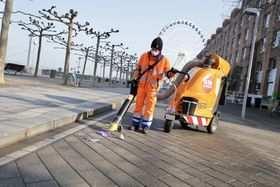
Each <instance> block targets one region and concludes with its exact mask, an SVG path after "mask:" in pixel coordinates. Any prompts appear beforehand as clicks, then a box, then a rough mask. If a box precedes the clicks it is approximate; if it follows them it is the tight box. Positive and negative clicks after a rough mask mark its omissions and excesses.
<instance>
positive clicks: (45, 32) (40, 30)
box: [16, 16, 66, 77]
mask: <svg viewBox="0 0 280 187" xmlns="http://www.w3.org/2000/svg"><path fill="white" fill-rule="evenodd" d="M36 17H37V16H36ZM37 18H38V17H37ZM16 23H18V25H19V26H21V27H22V29H23V30H27V31H29V32H30V34H31V36H32V37H34V36H35V37H38V38H39V45H38V52H37V61H36V67H35V73H34V77H37V75H38V69H39V63H40V55H41V48H42V39H43V37H48V38H49V37H53V36H59V35H61V34H65V33H66V32H64V31H63V32H59V33H58V32H57V31H55V30H53V29H54V28H55V26H54V25H53V23H50V22H48V23H44V22H42V21H38V20H36V19H33V18H32V17H29V23H24V22H22V21H19V22H16Z"/></svg>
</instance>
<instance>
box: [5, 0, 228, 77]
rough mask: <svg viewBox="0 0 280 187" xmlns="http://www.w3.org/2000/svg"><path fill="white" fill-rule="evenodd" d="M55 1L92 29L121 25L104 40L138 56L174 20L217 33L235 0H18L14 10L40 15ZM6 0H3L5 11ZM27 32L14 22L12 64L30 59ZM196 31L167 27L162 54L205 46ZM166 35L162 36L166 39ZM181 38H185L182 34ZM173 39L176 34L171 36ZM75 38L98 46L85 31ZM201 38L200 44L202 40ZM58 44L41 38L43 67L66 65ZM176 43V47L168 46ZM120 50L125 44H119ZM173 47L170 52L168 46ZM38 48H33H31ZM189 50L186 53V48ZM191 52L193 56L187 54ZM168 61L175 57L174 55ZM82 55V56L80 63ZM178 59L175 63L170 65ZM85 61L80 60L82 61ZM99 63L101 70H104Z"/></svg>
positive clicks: (10, 46) (32, 59)
mask: <svg viewBox="0 0 280 187" xmlns="http://www.w3.org/2000/svg"><path fill="white" fill-rule="evenodd" d="M53 5H54V6H56V11H57V12H58V13H59V14H64V13H66V12H68V11H69V10H70V9H74V10H76V11H78V16H77V18H75V20H76V21H78V22H80V23H84V22H85V21H88V22H89V23H90V26H91V27H92V28H93V30H94V31H100V32H104V31H109V30H111V28H113V29H118V30H119V33H114V34H112V35H111V37H110V38H108V39H107V40H106V41H111V42H112V44H119V43H123V45H124V47H128V48H129V49H128V50H126V52H127V53H129V54H134V53H136V54H137V56H138V57H139V56H140V55H141V54H142V53H143V52H146V51H148V50H150V45H151V42H152V40H153V39H154V38H155V37H157V36H158V35H159V33H160V31H161V30H162V29H163V28H164V27H165V26H166V25H168V24H170V23H172V22H174V21H175V20H188V21H189V22H191V23H193V24H195V25H196V26H197V27H198V28H199V29H200V30H201V31H202V33H203V34H204V37H205V38H206V39H209V38H210V36H211V35H212V34H213V33H215V31H216V29H217V27H220V26H221V25H222V22H223V20H224V19H225V18H226V17H225V15H226V14H228V13H230V10H231V8H232V3H231V1H230V0H172V1H171V0H165V1H162V0H153V1H149V0H141V1H140V0H138V1H135V0H99V1H98V0H14V8H13V10H14V11H17V10H20V11H23V12H29V13H32V14H35V15H38V11H39V10H42V9H44V8H45V9H49V8H50V7H51V6H53ZM3 8H4V3H0V10H3ZM26 19H27V17H26V16H23V15H19V14H14V15H13V16H12V20H14V21H16V20H26ZM55 26H56V29H57V30H63V29H64V30H66V27H65V26H64V25H62V24H60V23H57V22H56V23H55ZM28 34H29V33H28V32H27V31H25V30H21V29H20V27H19V26H18V25H16V24H11V26H10V32H9V43H8V51H7V57H6V61H7V62H10V63H18V64H24V65H26V64H27V56H28V48H29V37H28ZM195 35H196V34H195V31H194V30H193V29H191V27H188V28H184V26H181V27H179V28H175V27H174V28H173V30H172V29H169V30H168V31H167V32H166V36H168V37H169V39H168V38H167V39H166V41H165V40H164V41H163V42H164V46H163V54H164V53H165V52H166V53H167V55H166V56H167V57H169V56H168V55H172V54H170V53H174V54H175V53H176V55H177V53H178V52H180V49H179V48H178V46H180V45H182V44H183V45H187V44H188V46H191V47H193V48H194V47H199V46H201V48H203V45H202V44H201V43H199V42H195V39H194V38H195V37H199V36H195ZM164 37H165V36H163V38H164ZM180 37H181V39H180ZM173 38H174V39H173ZM36 40H37V41H38V39H37V38H34V39H33V41H35V42H33V45H32V48H31V53H30V54H31V56H30V61H29V65H33V66H35V61H36V51H37V47H38V46H37V45H36ZM75 42H76V43H84V44H85V45H87V46H90V45H94V46H95V45H96V40H95V39H92V38H90V37H89V36H86V35H80V36H79V37H78V38H76V39H75ZM198 43H199V44H198ZM55 47H59V46H58V45H54V44H51V43H49V42H47V41H46V39H44V40H43V45H42V52H41V59H40V66H41V67H43V68H50V69H56V70H57V69H58V68H59V67H61V68H63V67H64V59H65V50H62V49H55ZM170 48H172V49H170ZM119 50H121V49H119ZM168 50H169V51H168ZM33 51H34V52H33ZM187 53H188V52H187ZM189 56H190V55H189ZM192 56H193V55H192ZM170 60H171V61H174V60H175V59H174V58H172V57H171V56H170ZM82 61H83V59H81V62H82ZM78 62H79V60H78V56H75V55H71V61H70V66H71V67H76V66H77V65H78ZM172 63H174V62H171V64H172ZM80 65H81V66H82V65H83V64H82V63H81V64H80ZM93 66H94V65H93V62H88V64H87V69H86V74H90V75H92V72H93ZM99 68H100V67H98V71H97V72H98V73H97V74H101V71H100V69H99Z"/></svg>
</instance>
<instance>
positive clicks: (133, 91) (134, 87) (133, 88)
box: [130, 79, 139, 96]
mask: <svg viewBox="0 0 280 187" xmlns="http://www.w3.org/2000/svg"><path fill="white" fill-rule="evenodd" d="M138 82H139V80H137V79H132V80H131V85H130V94H131V95H134V96H136V95H137V89H138Z"/></svg>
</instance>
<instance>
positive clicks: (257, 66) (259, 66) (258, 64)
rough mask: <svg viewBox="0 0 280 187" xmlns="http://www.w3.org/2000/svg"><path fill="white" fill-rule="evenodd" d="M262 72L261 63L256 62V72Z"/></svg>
mask: <svg viewBox="0 0 280 187" xmlns="http://www.w3.org/2000/svg"><path fill="white" fill-rule="evenodd" d="M259 71H262V62H261V61H257V63H256V72H259Z"/></svg>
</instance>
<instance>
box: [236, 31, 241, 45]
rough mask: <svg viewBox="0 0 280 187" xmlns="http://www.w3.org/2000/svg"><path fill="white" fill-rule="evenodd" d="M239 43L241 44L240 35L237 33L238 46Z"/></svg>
mask: <svg viewBox="0 0 280 187" xmlns="http://www.w3.org/2000/svg"><path fill="white" fill-rule="evenodd" d="M240 43H241V33H239V34H238V36H237V45H238V46H239V45H240Z"/></svg>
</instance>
